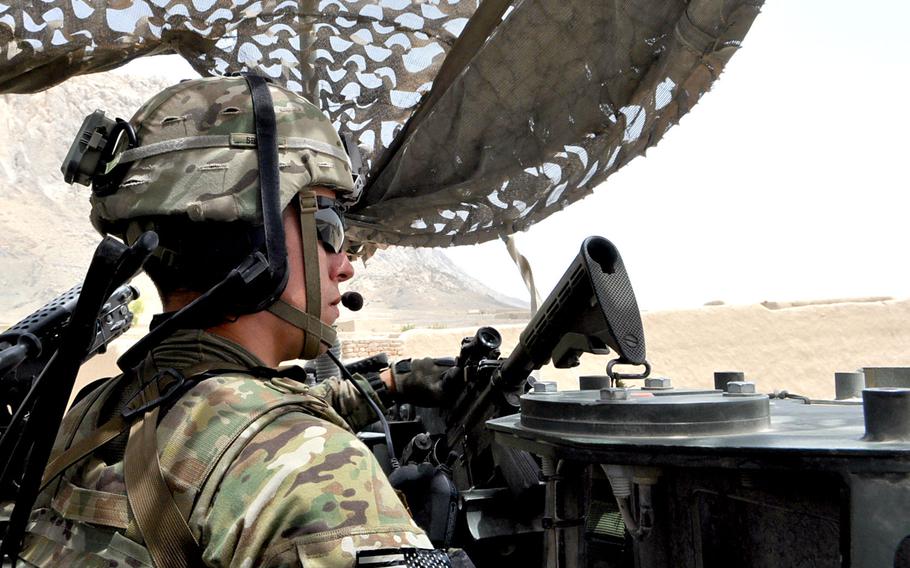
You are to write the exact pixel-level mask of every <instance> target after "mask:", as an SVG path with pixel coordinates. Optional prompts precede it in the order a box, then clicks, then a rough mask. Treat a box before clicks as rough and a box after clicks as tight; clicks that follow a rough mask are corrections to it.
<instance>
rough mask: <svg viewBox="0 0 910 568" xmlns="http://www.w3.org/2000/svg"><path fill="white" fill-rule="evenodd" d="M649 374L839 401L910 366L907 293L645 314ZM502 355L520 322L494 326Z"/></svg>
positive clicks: (457, 335)
mask: <svg viewBox="0 0 910 568" xmlns="http://www.w3.org/2000/svg"><path fill="white" fill-rule="evenodd" d="M643 321H644V327H645V334H646V337H647V349H648V359H649V360H650V361H651V364H652V366H653V372H652V375H654V376H666V377H670V378H672V379H673V383H674V385H675V386H677V387H710V386H712V385H713V374H714V371H743V372H745V374H746V378H747V379H748V380H752V381H755V382H756V383H757V386H758V388H759V389H760V390H762V391H765V392H771V391H773V390H776V389H786V390H789V391H790V392H794V393H799V394H803V395H807V396H810V397H813V398H833V396H834V373H835V372H836V371H852V370H855V369H857V368H860V367H874V366H886V367H891V366H898V367H899V366H906V367H910V324H908V322H910V299H904V300H885V301H834V302H820V303H809V304H808V305H796V304H780V303H775V304H772V303H767V304H766V305H749V306H711V307H704V308H700V309H694V310H680V311H666V312H650V313H645V314H644V315H643ZM496 327H497V329H499V331H500V332H501V333H502V335H503V352H504V353H508V352H509V351H511V349H512V348H513V347H514V345H515V344H516V342H517V341H518V336H519V335H520V333H521V331H522V329H523V328H524V326H523V325H522V324H503V325H497V326H496ZM475 330H476V328H474V327H464V328H457V329H411V330H408V331H405V332H404V333H402V334H401V335H400V338H401V340H402V341H403V344H404V345H403V348H404V351H405V354H406V355H409V356H414V357H421V356H452V355H455V354H457V351H458V347H459V345H460V342H461V338H462V337H465V336H467V335H473V333H474V331H475ZM118 343H119V345H117V346H115V348H113V349H112V350H111V353H109V354H106V355H104V356H99V357H96V358H95V359H93V360H92V361H90V362H89V363H88V364H87V365H86V366H85V367H84V368H83V370H82V372H81V373H80V382H84V381H87V380H89V379H90V378H91V377H97V376H103V375H106V374H114V373H116V368H115V367H114V361H115V359H116V355H117V354H118V353H120V352H122V350H123V349H124V348H125V347H126V346H127V345H128V344H129V343H131V338H129V337H126V338H122V339H121V340H118ZM608 360H609V357H598V356H593V355H585V356H583V357H582V362H581V366H580V367H577V368H574V369H554V368H552V367H545V368H544V369H543V370H542V372H541V379H543V380H556V381H557V382H558V383H559V385H560V388H561V389H570V388H577V378H578V376H579V375H597V374H603V372H604V369H605V367H606V364H607V361H608Z"/></svg>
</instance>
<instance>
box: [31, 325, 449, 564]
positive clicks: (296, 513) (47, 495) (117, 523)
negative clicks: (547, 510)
mask: <svg viewBox="0 0 910 568" xmlns="http://www.w3.org/2000/svg"><path fill="white" fill-rule="evenodd" d="M200 362H213V363H225V364H228V365H240V366H243V367H248V368H253V367H256V366H261V365H262V363H261V362H260V361H258V360H256V358H255V357H253V356H252V355H251V354H250V353H248V352H247V351H245V350H244V349H243V348H241V347H240V346H238V345H236V344H233V343H231V342H229V341H227V340H226V339H223V338H221V337H218V336H215V335H212V334H208V333H205V332H202V331H182V332H179V333H177V334H175V335H174V336H173V337H171V338H170V339H168V340H166V341H165V342H164V343H162V345H161V346H159V347H158V348H157V349H155V350H154V351H153V352H152V354H151V355H150V356H149V357H148V358H147V359H146V361H145V363H144V364H143V365H142V366H141V368H140V369H141V370H140V372H139V375H140V376H142V377H150V376H152V375H154V374H155V373H156V372H158V371H160V370H162V369H167V368H175V369H187V368H189V367H191V366H194V365H197V364H198V363H200ZM216 366H217V365H216ZM123 382H124V381H123V379H122V378H118V379H114V380H112V381H109V382H108V383H106V384H105V385H104V386H102V387H100V388H99V389H98V390H97V391H96V393H93V394H92V395H90V396H88V397H86V398H85V399H84V400H83V401H81V402H80V403H79V404H77V405H76V406H75V407H74V408H73V409H72V410H71V411H70V412H69V413H68V415H67V417H66V419H65V421H64V425H63V428H61V434H60V435H59V436H58V439H57V442H56V447H55V452H58V451H61V450H62V449H64V447H66V446H69V445H71V444H73V443H75V442H77V441H78V440H79V439H80V438H81V437H83V436H86V435H88V433H89V432H90V431H91V430H93V429H94V428H96V427H97V425H98V423H99V422H100V421H103V420H104V419H105V417H104V416H103V414H105V412H107V413H110V412H111V410H110V406H109V405H110V404H111V403H110V402H108V403H107V404H105V400H108V401H110V400H115V399H119V400H123V399H124V397H123V396H122V395H118V394H117V390H118V389H119V388H122V386H123V385H122V384H121V383H123ZM363 382H364V384H365V386H366V388H367V389H369V386H368V385H366V381H363ZM131 388H132V390H136V389H137V388H138V386H137V385H136V384H132V385H131ZM366 392H369V393H371V394H372V395H373V396H375V393H373V391H372V390H367V391H366ZM114 411H117V410H116V409H114ZM372 420H373V417H372V416H371V415H370V412H369V410H368V407H367V405H366V404H364V401H363V400H362V398H361V397H360V395H359V394H358V393H357V391H356V389H354V387H353V385H351V384H350V383H349V382H345V381H340V380H337V379H330V380H328V381H325V382H323V383H321V384H319V385H318V386H316V387H312V388H308V387H306V386H305V385H302V384H300V383H298V382H295V381H292V380H290V379H285V378H274V379H271V380H264V379H259V378H256V377H253V376H251V375H247V374H244V373H228V374H224V375H219V376H216V377H213V378H209V379H206V380H204V381H202V382H200V383H199V384H197V385H196V386H194V387H193V388H192V389H191V390H189V391H188V392H187V393H186V394H184V395H183V396H182V397H180V398H179V400H178V401H177V402H176V403H175V404H174V405H173V407H172V408H171V409H170V410H169V411H168V412H167V413H166V414H165V415H164V418H163V419H162V420H161V422H160V424H159V427H158V429H157V437H158V447H159V450H160V456H159V457H160V462H161V470H162V472H163V473H164V477H165V480H166V482H167V485H168V487H169V488H170V490H171V491H172V492H173V493H174V497H175V500H176V502H177V505H178V507H179V509H180V511H181V513H183V515H184V516H185V518H187V519H189V525H190V527H191V529H192V532H193V534H194V535H195V537H196V538H197V540H198V541H199V542H200V545H201V547H202V548H203V550H204V553H203V557H204V561H205V563H206V564H207V565H210V566H244V567H246V566H307V567H308V568H309V567H313V566H317V567H321V566H333V567H334V566H351V565H353V563H354V560H355V556H356V550H357V549H361V548H386V547H393V548H399V547H417V548H432V545H431V544H430V542H429V540H428V539H427V537H426V536H425V534H424V533H423V531H422V530H420V529H419V528H418V527H417V526H416V525H415V524H414V522H413V521H412V520H411V518H410V515H409V514H408V512H407V510H406V509H405V508H404V506H403V505H402V503H401V501H400V500H399V499H398V497H397V495H396V493H395V492H394V490H393V489H392V488H391V486H390V485H389V483H388V480H387V479H386V477H385V475H384V474H383V472H382V470H381V469H380V467H379V465H378V463H377V462H376V460H375V458H374V457H373V455H372V454H371V453H370V451H369V450H368V449H367V448H366V447H365V446H364V445H363V444H362V443H361V442H360V441H359V440H357V438H356V437H355V436H354V435H353V434H352V431H351V430H352V428H353V429H357V428H360V427H362V426H364V425H365V424H367V423H369V422H371V421H372ZM102 454H103V452H102V451H97V452H95V453H94V454H93V455H91V456H88V457H87V458H86V459H84V460H82V461H81V462H79V463H77V464H76V465H73V466H72V467H70V468H69V469H67V470H66V472H65V473H64V474H63V476H62V479H61V480H60V481H59V482H55V483H53V484H51V486H50V487H49V488H48V489H47V490H45V492H44V493H43V494H42V495H41V497H40V498H39V501H38V504H37V506H36V508H35V511H34V513H33V516H32V519H33V522H32V524H31V525H30V528H29V534H28V536H27V539H26V543H25V546H24V548H23V551H22V553H21V558H22V559H23V560H24V561H25V563H26V564H27V565H35V566H106V567H110V566H152V565H153V564H152V560H151V558H150V556H149V553H148V551H147V549H146V548H145V546H144V545H143V542H142V537H141V535H140V534H139V531H138V527H137V525H136V521H135V519H134V517H133V515H132V513H131V511H130V507H129V504H128V500H127V497H126V494H125V484H124V474H123V462H122V461H118V460H114V461H111V462H109V463H106V462H105V458H104V456H103V455H102ZM151 465H152V466H153V465H154V464H151Z"/></svg>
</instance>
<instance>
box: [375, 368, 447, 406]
mask: <svg viewBox="0 0 910 568" xmlns="http://www.w3.org/2000/svg"><path fill="white" fill-rule="evenodd" d="M461 374H462V370H461V369H460V368H459V367H456V366H455V359H452V358H451V357H447V358H442V359H433V358H431V357H424V358H422V359H402V360H401V361H397V362H396V363H395V364H394V365H392V380H393V381H394V382H395V390H394V392H395V395H394V396H395V399H396V400H397V401H400V402H408V403H411V404H415V405H417V406H445V405H446V404H449V403H451V402H454V396H455V394H457V389H458V385H459V384H460V381H461V380H462V377H461Z"/></svg>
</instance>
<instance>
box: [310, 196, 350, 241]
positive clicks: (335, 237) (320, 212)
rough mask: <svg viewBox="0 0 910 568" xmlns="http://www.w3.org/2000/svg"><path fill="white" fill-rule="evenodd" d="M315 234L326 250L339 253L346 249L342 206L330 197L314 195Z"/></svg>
mask: <svg viewBox="0 0 910 568" xmlns="http://www.w3.org/2000/svg"><path fill="white" fill-rule="evenodd" d="M316 207H317V209H316V236H317V238H318V239H319V242H321V243H322V246H323V247H325V250H326V252H330V253H332V254H339V253H342V252H347V251H346V247H345V245H346V243H345V239H344V228H345V223H344V208H343V207H341V206H340V205H338V203H337V202H336V201H335V200H334V199H332V198H330V197H325V196H322V195H319V196H317V197H316Z"/></svg>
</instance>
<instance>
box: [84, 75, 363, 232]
mask: <svg viewBox="0 0 910 568" xmlns="http://www.w3.org/2000/svg"><path fill="white" fill-rule="evenodd" d="M269 90H270V92H271V95H272V101H273V104H274V107H275V115H276V120H277V135H278V144H279V158H278V159H279V164H280V165H279V169H280V186H281V191H280V193H281V208H282V209H284V208H285V207H286V206H287V205H288V204H289V203H290V202H291V199H293V197H294V196H295V195H296V194H297V193H298V192H299V191H301V190H303V189H305V188H308V187H313V186H324V187H328V188H331V189H334V190H336V191H337V192H338V193H339V195H340V196H341V197H344V196H345V195H350V194H351V193H352V191H353V188H354V183H353V179H352V176H351V167H350V163H349V161H348V159H347V155H346V154H345V152H344V147H343V145H342V143H341V139H340V138H339V136H338V133H337V132H336V131H335V129H334V128H333V126H332V123H331V122H330V121H329V119H328V118H327V117H326V116H325V115H323V114H322V112H321V111H320V110H319V109H318V108H317V107H316V106H314V105H313V104H311V103H310V102H309V101H307V100H306V99H304V98H302V97H300V96H298V95H296V94H294V93H293V92H291V91H289V90H287V89H285V88H283V87H281V86H279V85H274V84H272V85H270V86H269ZM130 122H131V124H132V125H133V126H134V128H135V129H136V134H137V137H138V139H139V142H140V146H139V148H137V149H134V150H130V151H128V152H126V153H124V157H123V160H124V161H130V162H131V165H130V166H129V169H128V170H127V172H126V175H125V176H124V178H123V181H122V182H121V183H120V185H119V187H118V188H117V191H116V192H114V193H112V194H110V195H105V196H98V195H93V196H92V199H91V201H92V211H91V220H92V224H93V225H94V226H95V228H96V229H98V231H100V232H101V233H103V234H107V233H113V234H118V235H121V236H122V235H124V233H125V232H126V230H127V227H128V225H129V223H130V221H132V220H138V219H141V218H147V217H156V216H168V215H184V216H186V217H188V218H189V219H190V220H192V221H199V222H202V221H219V222H230V221H247V222H250V223H258V222H261V219H262V211H261V202H260V196H259V175H258V171H259V165H258V160H257V154H256V147H255V135H254V133H255V121H254V116H253V105H252V99H251V96H250V92H249V88H248V87H247V83H246V81H245V79H244V78H243V77H212V78H203V79H194V80H191V81H184V82H182V83H179V84H177V85H174V86H172V87H169V88H167V89H165V90H164V91H162V92H160V93H159V94H157V95H156V96H154V97H152V99H151V100H149V101H148V102H147V103H146V104H145V105H143V106H142V107H141V108H139V110H138V111H137V112H136V114H135V115H134V116H133V118H132V119H131V120H130Z"/></svg>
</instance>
